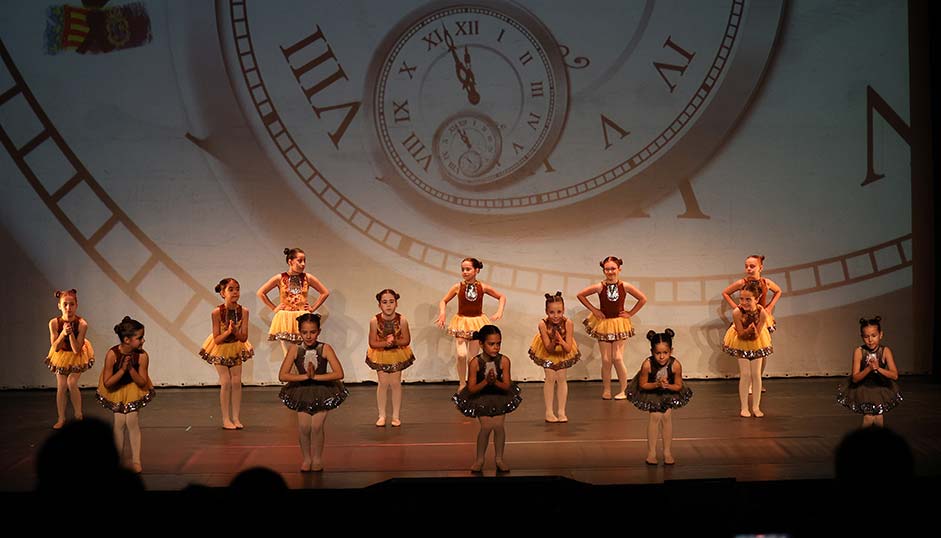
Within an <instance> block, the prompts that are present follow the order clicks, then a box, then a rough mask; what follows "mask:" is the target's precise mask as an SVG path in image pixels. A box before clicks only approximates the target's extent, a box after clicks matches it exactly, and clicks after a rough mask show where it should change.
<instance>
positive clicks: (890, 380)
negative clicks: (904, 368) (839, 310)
mask: <svg viewBox="0 0 941 538" xmlns="http://www.w3.org/2000/svg"><path fill="white" fill-rule="evenodd" d="M859 334H860V336H861V337H862V339H863V345H861V346H859V347H858V348H856V351H854V352H853V370H852V372H853V373H852V374H851V375H850V378H849V381H848V382H847V383H846V384H843V385H840V386H839V388H838V389H837V398H836V401H838V402H840V403H841V404H843V405H845V406H846V407H848V408H849V409H850V410H852V411H853V412H854V413H860V414H862V415H863V427H864V428H865V427H867V426H872V425H876V426H882V425H883V422H882V415H883V414H885V413H888V412H889V411H891V410H892V409H893V408H894V407H895V406H896V405H898V404H899V402H901V401H902V394H901V393H900V392H899V385H898V383H897V381H898V378H899V371H898V369H896V367H895V357H893V356H892V350H891V349H889V348H888V347H886V346H883V345H882V318H881V317H879V316H876V317H874V318H872V319H866V318H861V319H860V320H859Z"/></svg>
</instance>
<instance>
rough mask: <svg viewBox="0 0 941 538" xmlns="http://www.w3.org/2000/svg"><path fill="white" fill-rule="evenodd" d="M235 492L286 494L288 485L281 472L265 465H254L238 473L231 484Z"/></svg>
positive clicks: (230, 486)
mask: <svg viewBox="0 0 941 538" xmlns="http://www.w3.org/2000/svg"><path fill="white" fill-rule="evenodd" d="M229 489H230V490H231V491H232V493H235V494H250V495H278V496H281V495H284V494H286V493H287V491H288V485H287V483H286V482H285V481H284V478H282V477H281V475H280V474H278V473H276V472H275V471H272V470H271V469H268V468H265V467H252V468H251V469H245V470H244V471H242V472H241V473H239V474H237V475H236V476H235V478H233V479H232V482H231V483H230V484H229Z"/></svg>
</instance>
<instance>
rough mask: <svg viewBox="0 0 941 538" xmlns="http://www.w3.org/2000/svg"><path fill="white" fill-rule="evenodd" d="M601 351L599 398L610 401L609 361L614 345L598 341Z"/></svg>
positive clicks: (612, 354)
mask: <svg viewBox="0 0 941 538" xmlns="http://www.w3.org/2000/svg"><path fill="white" fill-rule="evenodd" d="M598 349H600V350H601V397H602V398H603V399H605V400H610V399H611V360H612V357H613V356H614V344H613V343H611V342H601V341H598Z"/></svg>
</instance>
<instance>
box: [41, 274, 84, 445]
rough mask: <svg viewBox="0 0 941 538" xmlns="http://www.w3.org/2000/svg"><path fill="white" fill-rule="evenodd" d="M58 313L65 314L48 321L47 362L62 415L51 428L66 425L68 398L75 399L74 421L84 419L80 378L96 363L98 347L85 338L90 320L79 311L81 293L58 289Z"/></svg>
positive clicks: (57, 409)
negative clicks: (52, 375)
mask: <svg viewBox="0 0 941 538" xmlns="http://www.w3.org/2000/svg"><path fill="white" fill-rule="evenodd" d="M56 299H58V300H59V312H61V313H62V315H60V316H58V317H55V318H52V319H51V320H49V354H48V355H46V360H45V361H44V362H45V364H46V366H47V367H49V370H50V371H51V372H52V373H54V374H56V412H57V413H58V415H59V417H58V419H57V420H56V423H55V424H53V425H52V429H54V430H58V429H59V428H61V427H62V426H63V425H65V408H66V405H67V403H68V402H67V400H72V411H73V413H74V414H75V420H82V393H81V392H80V391H79V388H78V378H79V377H80V376H81V375H82V372H84V371H85V370H88V369H89V368H91V367H92V365H93V364H95V350H94V349H92V346H91V341H89V340H87V339H86V338H85V334H86V333H87V332H88V323H86V322H85V320H84V319H82V318H81V317H80V316H79V315H78V314H76V313H75V312H76V310H78V292H77V291H75V290H74V289H71V290H65V291H57V292H56Z"/></svg>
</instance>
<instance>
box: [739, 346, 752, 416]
mask: <svg viewBox="0 0 941 538" xmlns="http://www.w3.org/2000/svg"><path fill="white" fill-rule="evenodd" d="M749 362H750V361H749V360H748V359H739V360H738V400H739V403H740V404H741V406H742V408H741V412H740V414H741V415H742V416H743V417H750V416H751V411H749V410H748V390H749V389H750V388H751V366H750V365H749V364H748V363H749Z"/></svg>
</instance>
